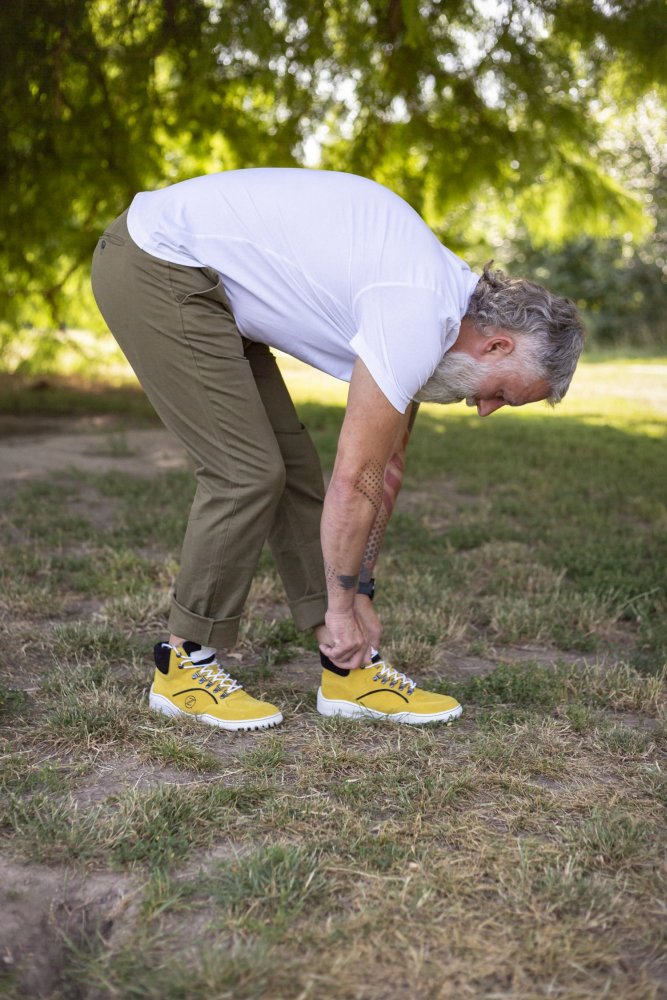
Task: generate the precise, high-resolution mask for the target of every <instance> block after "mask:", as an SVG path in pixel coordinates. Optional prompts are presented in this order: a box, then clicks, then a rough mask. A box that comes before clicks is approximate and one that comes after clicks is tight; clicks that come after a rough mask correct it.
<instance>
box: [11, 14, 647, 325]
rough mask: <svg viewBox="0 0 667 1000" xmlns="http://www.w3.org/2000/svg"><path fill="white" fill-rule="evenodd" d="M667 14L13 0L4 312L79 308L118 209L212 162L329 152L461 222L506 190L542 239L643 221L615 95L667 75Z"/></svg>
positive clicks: (626, 97) (438, 220) (45, 321)
mask: <svg viewBox="0 0 667 1000" xmlns="http://www.w3.org/2000/svg"><path fill="white" fill-rule="evenodd" d="M663 23H664V9H663V6H662V2H661V0H633V2H632V3H621V2H619V3H616V4H610V3H605V2H602V0H498V2H497V3H495V4H492V3H490V2H489V0H419V2H418V0H354V2H352V0H323V2H322V3H320V4H317V5H316V4H312V3H310V2H309V0H261V2H260V0H237V2H235V3H232V2H230V0H181V2H179V0H39V2H37V0H18V2H15V3H12V4H5V5H3V7H2V9H1V11H0V101H1V108H0V140H1V142H2V148H3V150H4V151H5V152H4V155H3V158H2V161H1V162H0V191H2V198H1V202H0V257H1V264H2V269H3V274H4V277H5V280H4V282H3V285H4V288H3V292H2V295H1V299H0V309H1V312H0V317H2V318H4V319H5V321H6V322H11V323H13V324H17V323H36V324H42V325H51V326H53V325H56V326H57V325H61V324H74V323H76V322H82V313H85V311H86V310H88V309H89V308H90V303H89V299H88V298H87V297H86V296H87V293H86V292H84V291H83V289H84V288H85V274H86V270H87V261H88V259H89V256H90V254H91V252H92V249H93V246H94V243H95V240H96V238H97V235H98V233H99V231H100V230H101V229H102V228H103V226H104V224H105V223H106V222H107V221H109V220H110V219H111V218H113V217H114V216H115V215H116V214H117V213H118V212H119V211H121V210H122V209H123V208H124V207H126V205H127V204H128V203H129V201H130V200H131V198H132V196H133V194H134V193H135V192H136V191H137V190H141V189H146V188H150V187H155V186H158V185H161V184H164V183H169V182H173V181H176V180H179V179H182V178H184V177H187V176H192V175H194V174H197V173H199V172H203V171H206V170H221V169H229V168H234V167H239V166H255V165H268V164H272V165H291V164H299V163H303V162H304V160H306V159H307V158H308V157H310V159H311V160H312V159H313V157H316V156H319V161H320V162H321V164H322V165H324V166H328V167H334V168H337V169H344V170H352V171H356V172H359V173H364V174H367V175H369V176H372V177H375V178H376V179H377V180H380V181H382V182H384V183H387V184H389V185H390V186H391V187H393V188H394V189H395V190H397V191H398V192H399V193H401V194H402V195H403V196H404V197H406V198H407V199H408V200H409V201H410V202H411V203H412V204H413V205H414V206H415V207H416V208H417V210H418V211H420V212H421V213H422V214H424V216H425V217H426V218H427V220H428V221H429V223H430V224H431V225H433V226H434V228H435V229H436V231H438V232H439V233H440V234H441V235H443V236H445V235H446V234H447V230H448V229H452V230H453V229H455V228H457V229H459V230H460V231H461V232H463V227H462V226H460V225H459V223H460V221H461V213H462V212H463V213H464V215H465V212H466V211H468V210H469V209H471V208H473V207H474V205H475V203H476V202H477V201H478V200H479V199H483V198H489V197H491V196H492V197H493V198H494V199H495V201H496V203H498V202H501V203H503V204H504V205H505V206H508V210H509V211H510V212H511V211H513V210H514V209H513V207H515V206H521V212H522V213H523V215H525V216H526V218H527V219H528V226H529V230H530V232H531V234H532V235H537V236H538V237H540V238H544V237H545V236H547V237H548V236H550V235H555V236H557V237H558V238H559V239H564V238H566V237H567V236H568V235H573V234H574V232H575V231H576V232H581V231H582V230H584V231H585V232H588V233H593V234H598V235H599V234H600V233H601V232H607V231H608V232H609V233H610V234H611V235H613V234H614V232H617V233H619V234H620V233H621V232H623V231H625V230H627V229H628V228H630V229H632V230H633V231H635V232H639V231H640V230H641V227H642V224H643V222H642V219H643V204H642V200H641V198H640V197H639V196H638V195H636V194H633V193H632V192H630V191H628V190H627V189H626V188H625V187H624V184H623V182H622V179H619V178H618V177H615V176H614V175H613V172H612V171H611V170H610V169H608V168H607V166H606V164H605V160H604V155H603V154H604V132H605V129H604V123H603V121H602V114H601V112H602V111H603V110H604V106H603V103H601V95H602V94H604V93H606V94H607V95H612V96H611V97H609V100H613V101H616V102H617V103H619V102H620V104H622V103H623V102H624V101H625V102H627V101H636V100H638V98H639V97H640V96H641V95H642V94H644V93H646V92H648V91H649V90H650V89H651V88H656V87H662V86H663V85H664V82H665V81H664V74H665V65H666V62H665V60H664V58H663V51H662V48H661V46H662V42H663V36H664V30H663ZM612 91H613V92H614V94H615V95H616V96H613V94H612ZM618 95H622V97H620V98H619V96H618ZM516 210H518V209H516ZM457 213H458V214H457ZM452 219H456V220H457V224H456V226H452V224H451V220H452ZM545 220H546V225H545Z"/></svg>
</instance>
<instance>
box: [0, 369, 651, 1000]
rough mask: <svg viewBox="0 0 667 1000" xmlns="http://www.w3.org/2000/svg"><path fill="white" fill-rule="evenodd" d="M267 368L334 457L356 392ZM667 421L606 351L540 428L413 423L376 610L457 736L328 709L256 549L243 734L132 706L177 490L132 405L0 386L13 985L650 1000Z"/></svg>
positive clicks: (113, 992)
mask: <svg viewBox="0 0 667 1000" xmlns="http://www.w3.org/2000/svg"><path fill="white" fill-rule="evenodd" d="M284 366H285V371H286V377H287V378H288V380H289V382H290V385H291V387H292V390H293V393H294V396H295V398H296V400H297V402H298V406H299V409H300V412H301V413H302V415H303V419H304V422H305V423H306V424H307V425H308V426H309V428H310V429H311V431H312V434H313V437H314V439H315V441H316V443H317V445H318V448H319V450H320V453H321V455H322V458H323V461H324V463H325V465H326V466H330V464H331V460H332V458H333V454H334V450H335V442H336V434H337V429H338V427H339V425H340V420H341V416H342V409H341V404H342V402H343V398H344V397H343V395H342V388H341V386H340V384H338V383H335V382H334V381H332V380H328V379H324V378H319V377H317V376H314V375H313V373H312V372H309V371H306V370H304V369H303V368H302V367H301V366H299V365H297V364H294V363H291V362H287V361H286V362H285V363H284ZM666 414H667V364H666V363H665V362H663V361H661V360H659V359H651V358H641V359H636V360H634V361H631V360H628V361H626V360H623V359H618V358H612V357H609V356H606V357H604V356H601V357H592V358H590V359H588V360H587V361H586V362H585V363H583V364H582V365H581V366H580V370H579V372H578V375H577V378H576V382H575V385H574V386H573V389H572V392H571V395H570V396H569V397H568V398H567V400H566V401H565V402H564V403H563V404H562V405H561V406H560V407H558V408H557V409H556V410H553V411H552V410H550V409H548V408H547V407H542V406H541V405H537V406H533V407H528V408H526V409H525V410H516V411H510V410H503V411H501V412H500V413H498V414H495V415H493V416H491V417H489V418H488V419H486V420H479V418H477V416H476V415H475V414H474V412H473V411H470V410H467V409H466V408H465V406H463V405H461V406H455V407H445V408H436V407H423V408H422V410H421V412H420V415H419V418H418V421H417V426H416V429H415V434H414V439H413V442H412V443H411V446H410V450H409V453H408V469H407V476H406V489H405V492H404V494H403V495H402V497H401V500H400V505H399V510H398V512H397V513H396V515H395V518H394V521H393V523H392V524H391V525H390V529H389V533H388V537H387V541H386V546H385V552H384V554H383V557H382V561H381V564H380V565H379V567H378V572H377V580H378V597H377V601H376V603H377V607H378V611H379V614H380V616H381V618H382V620H383V622H384V625H385V639H384V648H383V651H384V655H385V656H387V657H388V658H389V659H390V660H391V661H392V662H393V663H394V665H395V666H397V667H399V668H400V669H402V670H405V671H406V672H408V673H409V674H411V675H413V676H416V677H417V678H418V679H419V680H421V681H423V682H424V683H425V685H430V686H432V687H437V689H438V690H442V691H443V692H447V693H453V694H455V695H456V696H457V697H458V698H459V699H460V700H461V701H462V702H463V704H464V715H463V717H462V719H461V720H460V721H459V722H457V723H455V724H453V725H451V726H449V727H427V728H424V729H421V730H420V729H412V728H409V727H397V726H394V725H391V724H389V723H386V724H356V723H350V722H345V721H341V720H335V719H333V720H332V719H323V718H322V717H320V716H319V715H318V714H317V712H316V709H315V694H316V689H317V683H318V671H317V655H316V649H315V646H314V644H313V642H312V639H311V638H310V637H309V636H304V635H302V634H299V633H297V632H296V631H295V630H294V628H293V627H292V625H291V623H290V621H289V619H288V617H287V609H286V605H285V603H284V597H283V594H282V591H281V587H280V583H279V581H278V579H277V577H276V574H275V571H274V569H273V566H272V564H271V562H270V559H269V556H268V555H265V556H263V557H262V562H261V566H260V572H259V573H258V576H257V579H256V581H255V584H254V587H253V591H252V593H251V598H250V602H249V606H248V613H247V615H246V619H245V621H244V624H243V630H242V635H241V640H240V642H239V645H238V647H237V649H235V650H233V651H231V653H230V655H229V663H230V664H232V665H233V669H234V672H235V673H236V675H237V676H238V677H239V678H240V679H241V680H242V681H243V682H244V683H246V684H247V686H248V687H249V688H250V689H251V691H252V692H253V693H258V692H262V693H264V694H266V695H267V696H268V697H269V698H270V699H271V700H272V701H274V702H275V703H277V704H279V705H280V706H281V707H282V709H283V711H284V714H285V722H284V724H283V726H281V727H280V728H279V729H276V730H272V731H266V732H264V733H259V734H237V735H230V734H225V733H220V732H211V731H209V730H206V729H205V728H204V727H199V726H197V725H196V724H195V723H191V722H188V721H184V722H181V723H174V722H172V721H169V720H165V719H162V718H161V717H157V716H153V715H152V714H151V713H149V711H148V708H147V687H148V684H149V682H150V666H149V665H150V650H151V647H152V644H153V643H154V642H155V641H156V639H158V638H162V637H163V635H164V620H165V611H166V607H167V601H168V592H169V587H170V583H171V581H172V580H173V576H174V573H175V571H176V569H177V560H178V550H179V543H180V538H181V534H182V531H183V526H184V523H185V518H186V516H187V509H188V504H189V501H190V498H191V495H192V486H191V476H190V473H189V472H188V471H187V469H186V468H182V467H173V468H172V467H168V468H167V467H161V466H160V465H159V463H158V464H157V465H151V463H150V462H148V461H146V460H145V454H144V452H143V451H142V449H143V448H145V446H146V445H145V442H146V441H147V440H148V439H149V436H151V435H153V437H150V440H151V441H153V440H154V435H155V434H156V433H158V432H157V431H156V425H155V422H154V419H153V418H152V416H151V413H150V410H149V408H148V407H147V406H146V404H145V401H144V400H143V397H141V395H140V394H138V393H136V392H135V391H134V390H132V389H127V388H125V389H124V388H121V389H116V390H114V391H105V392H99V391H97V392H95V391H89V392H82V391H76V390H75V389H73V388H71V387H67V386H64V387H62V386H61V387H57V388H52V387H49V386H43V387H41V388H40V389H39V390H37V389H34V390H30V389H29V387H27V386H23V387H22V388H21V391H20V392H19V391H16V390H15V387H14V386H13V385H11V384H4V385H0V429H3V430H4V434H5V437H4V443H3V451H2V455H3V464H4V468H5V472H4V474H3V475H0V498H1V500H2V505H1V511H2V513H1V531H2V554H1V555H0V572H1V573H2V586H1V588H0V612H1V614H2V618H1V620H0V628H1V629H2V647H1V648H2V655H1V664H0V668H1V672H0V741H1V755H2V756H1V757H0V789H1V793H2V794H1V795H0V840H1V842H2V847H1V854H0V885H1V886H2V888H0V993H1V994H2V995H3V996H7V997H9V998H11V997H23V996H31V997H48V998H54V1000H55V998H67V1000H69V998H79V997H81V998H86V1000H97V998H132V997H136V998H161V1000H177V998H182V1000H200V998H201V1000H203V998H207V1000H218V998H219V1000H222V998H233V1000H237V998H238V1000H243V998H270V1000H297V998H299V1000H307V998H317V1000H320V998H322V1000H348V998H349V1000H353V998H354V1000H357V998H360V1000H394V998H396V1000H398V998H403V997H405V996H408V995H409V996H415V997H425V998H442V1000H450V998H452V1000H454V998H465V997H470V998H488V1000H492V998H493V1000H497V998H512V1000H533V998H563V1000H577V998H581V1000H584V998H591V1000H593V998H598V997H610V998H619V1000H620V998H622V1000H658V998H659V997H663V996H665V995H667V958H666V954H667V932H666V927H667V922H666V921H665V904H664V900H665V898H666V892H665V880H664V876H665V835H664V829H665V817H664V807H665V800H666V794H667V781H666V780H665V750H666V748H667V724H666V721H665V671H666V662H667V614H666V611H667V599H666V594H665V566H666V565H667V504H666V497H667V490H666V488H665V487H666V483H667V452H666V449H665V435H664V428H665V425H664V421H665V416H666ZM65 435H67V440H68V441H69V442H70V443H71V442H72V441H73V440H75V439H77V440H80V442H82V445H81V447H80V448H79V449H78V451H76V452H75V451H72V452H71V454H76V456H77V460H76V461H71V462H70V461H69V459H67V457H66V453H65V451H64V445H63V442H64V441H65ZM38 447H41V448H42V449H43V450H42V452H39V454H43V456H44V462H45V468H44V471H40V469H39V467H38V466H37V467H36V466H35V463H34V462H33V464H32V465H31V466H30V467H28V465H26V471H24V472H21V471H16V470H17V469H19V470H20V464H21V460H22V459H24V458H25V460H26V462H27V457H26V456H28V455H29V454H37V452H35V449H36V448H38ZM59 448H60V449H61V450H62V451H63V455H65V458H64V459H63V460H62V462H59V460H58V454H59V451H58V449H59ZM31 449H32V450H31ZM67 454H70V453H67ZM9 459H11V460H12V461H11V462H10V461H9ZM12 462H13V464H12ZM10 469H14V470H15V471H14V472H11V474H10V472H9V471H8V470H10Z"/></svg>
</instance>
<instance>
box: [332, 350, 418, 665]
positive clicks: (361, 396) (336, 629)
mask: <svg viewBox="0 0 667 1000" xmlns="http://www.w3.org/2000/svg"><path fill="white" fill-rule="evenodd" d="M407 419H408V418H407V417H406V415H405V414H402V413H400V412H399V411H398V410H396V409H395V408H394V407H393V406H392V405H391V403H390V402H389V401H388V400H387V398H386V397H385V396H384V394H383V393H382V392H381V390H380V389H379V388H378V386H377V384H376V383H375V382H374V380H373V378H372V376H371V375H370V372H369V371H368V369H367V368H366V366H365V365H364V363H363V362H362V361H361V360H360V359H358V360H357V362H356V364H355V366H354V371H353V373H352V380H351V382H350V392H349V396H348V403H347V410H346V413H345V420H344V421H343V427H342V429H341V433H340V438H339V440H338V450H337V453H336V462H335V465H334V470H333V474H332V477H331V483H330V484H329V489H328V490H327V495H326V498H325V501H324V510H323V513H322V528H321V537H322V553H323V555H324V567H325V571H326V576H327V591H328V610H327V615H326V619H325V624H326V626H327V629H328V632H329V635H330V637H331V642H330V643H327V644H323V645H322V650H323V652H324V653H325V654H326V655H327V656H329V657H330V659H332V660H333V662H334V663H336V664H337V665H338V666H340V667H344V668H347V669H352V668H354V667H358V666H361V664H362V663H367V662H368V661H369V659H370V645H371V644H370V642H369V639H368V637H367V636H366V634H365V632H364V630H363V628H362V627H360V624H359V622H358V620H357V617H356V615H355V610H354V605H355V597H356V593H357V586H358V583H359V572H360V569H361V563H362V558H363V556H364V551H365V549H366V547H367V543H368V540H369V536H370V533H371V527H372V526H373V524H374V522H375V519H376V518H377V517H378V515H379V514H380V511H381V509H382V506H383V496H384V480H385V469H386V466H387V463H388V462H389V459H390V458H391V457H392V454H393V453H394V451H395V445H396V441H397V440H400V439H401V435H402V434H404V433H405V429H406V425H407Z"/></svg>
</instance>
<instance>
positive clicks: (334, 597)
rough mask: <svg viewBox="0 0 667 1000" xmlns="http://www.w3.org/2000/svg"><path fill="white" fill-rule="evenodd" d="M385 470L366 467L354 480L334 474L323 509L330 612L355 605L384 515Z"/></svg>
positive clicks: (325, 564) (323, 543)
mask: <svg viewBox="0 0 667 1000" xmlns="http://www.w3.org/2000/svg"><path fill="white" fill-rule="evenodd" d="M382 503H383V481H382V470H381V468H379V467H378V468H377V469H373V468H371V469H365V470H364V471H363V472H362V475H361V476H360V477H359V479H358V480H357V481H356V482H355V483H353V484H346V483H345V482H344V481H338V480H337V479H336V476H335V474H334V478H333V479H332V481H331V484H330V486H329V489H328V490H327V495H326V499H325V501H324V510H323V512H322V526H321V538H322V554H323V556H324V568H325V572H326V579H327V591H328V607H329V612H331V613H333V614H336V613H343V612H348V611H350V610H351V609H352V607H353V605H354V598H355V595H356V592H357V586H358V583H359V574H360V569H361V564H362V558H363V557H364V550H365V549H366V548H367V547H368V540H369V537H370V534H371V528H372V526H373V525H374V523H375V522H376V521H377V519H378V517H379V516H380V515H381V511H382Z"/></svg>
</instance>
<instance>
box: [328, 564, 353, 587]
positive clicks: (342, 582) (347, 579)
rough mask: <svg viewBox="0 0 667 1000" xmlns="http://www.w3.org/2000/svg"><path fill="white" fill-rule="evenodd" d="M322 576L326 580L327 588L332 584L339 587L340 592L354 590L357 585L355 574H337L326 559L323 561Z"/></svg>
mask: <svg viewBox="0 0 667 1000" xmlns="http://www.w3.org/2000/svg"><path fill="white" fill-rule="evenodd" d="M324 574H325V576H326V580H327V586H331V585H332V584H334V585H335V586H337V587H340V589H341V590H356V589H357V586H358V584H359V574H358V573H355V574H354V575H353V574H351V573H339V572H338V570H337V569H336V568H335V566H332V565H331V563H328V562H327V561H326V559H325V560H324Z"/></svg>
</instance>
